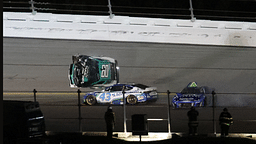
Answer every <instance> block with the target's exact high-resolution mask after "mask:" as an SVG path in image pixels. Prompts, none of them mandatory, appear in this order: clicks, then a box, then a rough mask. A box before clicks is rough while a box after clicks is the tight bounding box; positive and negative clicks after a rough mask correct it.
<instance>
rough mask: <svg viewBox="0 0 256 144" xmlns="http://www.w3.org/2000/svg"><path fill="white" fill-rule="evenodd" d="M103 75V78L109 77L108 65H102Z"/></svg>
mask: <svg viewBox="0 0 256 144" xmlns="http://www.w3.org/2000/svg"><path fill="white" fill-rule="evenodd" d="M101 77H102V78H106V77H108V65H102V67H101Z"/></svg>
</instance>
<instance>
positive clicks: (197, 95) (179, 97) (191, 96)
mask: <svg viewBox="0 0 256 144" xmlns="http://www.w3.org/2000/svg"><path fill="white" fill-rule="evenodd" d="M206 93H208V87H206V86H202V87H198V86H197V83H196V82H190V83H189V84H188V85H187V87H185V88H184V89H183V90H182V91H181V92H180V93H176V95H175V96H174V97H173V100H172V105H173V107H174V108H181V107H191V106H194V107H203V106H205V103H206V95H205V94H206Z"/></svg>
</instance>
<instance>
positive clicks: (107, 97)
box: [83, 84, 158, 105]
mask: <svg viewBox="0 0 256 144" xmlns="http://www.w3.org/2000/svg"><path fill="white" fill-rule="evenodd" d="M123 88H125V100H126V103H127V104H131V105H134V104H137V103H141V102H146V101H150V100H152V101H155V100H157V98H158V94H157V91H156V88H155V87H149V86H145V85H142V84H131V85H129V84H115V85H112V86H110V87H106V88H105V89H103V90H102V91H101V92H90V93H87V94H86V95H85V96H84V98H83V103H84V104H87V105H95V104H97V103H101V104H116V105H122V104H123V93H122V92H123Z"/></svg>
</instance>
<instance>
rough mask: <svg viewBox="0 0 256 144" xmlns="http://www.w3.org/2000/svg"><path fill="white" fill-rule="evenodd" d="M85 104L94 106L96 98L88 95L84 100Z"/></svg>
mask: <svg viewBox="0 0 256 144" xmlns="http://www.w3.org/2000/svg"><path fill="white" fill-rule="evenodd" d="M85 101H86V103H87V104H88V105H95V104H96V98H95V96H93V95H88V96H87V97H86V99H85Z"/></svg>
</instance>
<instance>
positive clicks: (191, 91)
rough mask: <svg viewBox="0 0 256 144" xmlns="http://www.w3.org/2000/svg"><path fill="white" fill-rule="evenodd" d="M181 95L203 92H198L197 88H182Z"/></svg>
mask: <svg viewBox="0 0 256 144" xmlns="http://www.w3.org/2000/svg"><path fill="white" fill-rule="evenodd" d="M181 93H182V94H203V93H204V92H203V91H201V90H200V88H198V87H191V88H187V87H186V88H184V89H183V90H182V91H181Z"/></svg>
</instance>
